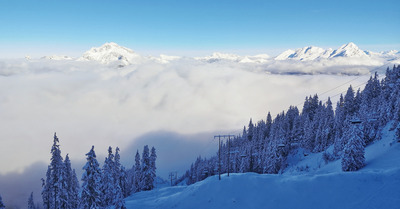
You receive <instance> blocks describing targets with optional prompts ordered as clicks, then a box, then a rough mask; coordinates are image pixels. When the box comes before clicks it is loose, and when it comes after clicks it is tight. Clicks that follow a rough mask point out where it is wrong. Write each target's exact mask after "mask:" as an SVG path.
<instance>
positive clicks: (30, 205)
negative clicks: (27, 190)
mask: <svg viewBox="0 0 400 209" xmlns="http://www.w3.org/2000/svg"><path fill="white" fill-rule="evenodd" d="M0 208H1V206H0ZM28 209H36V207H35V203H34V202H33V192H32V193H31V195H30V196H29V199H28Z"/></svg>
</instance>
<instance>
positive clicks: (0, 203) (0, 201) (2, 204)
mask: <svg viewBox="0 0 400 209" xmlns="http://www.w3.org/2000/svg"><path fill="white" fill-rule="evenodd" d="M4 208H6V206H5V205H4V203H3V199H2V198H1V195H0V209H4Z"/></svg>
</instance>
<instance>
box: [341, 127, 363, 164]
mask: <svg viewBox="0 0 400 209" xmlns="http://www.w3.org/2000/svg"><path fill="white" fill-rule="evenodd" d="M356 126H357V125H352V126H351V127H350V128H349V129H348V130H347V131H346V134H345V135H344V137H348V138H349V140H348V143H347V144H346V146H345V148H344V153H343V158H342V170H343V171H356V170H358V169H360V168H362V167H363V166H364V163H365V158H364V152H365V151H364V149H365V148H364V146H365V144H364V141H363V139H362V138H361V137H360V130H359V128H358V127H356Z"/></svg>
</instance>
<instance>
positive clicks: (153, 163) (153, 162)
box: [150, 147, 157, 189]
mask: <svg viewBox="0 0 400 209" xmlns="http://www.w3.org/2000/svg"><path fill="white" fill-rule="evenodd" d="M156 160H157V154H156V149H155V148H154V147H152V148H151V154H150V169H151V180H152V182H153V183H152V185H151V189H154V187H155V183H156V177H157V175H156V170H157V168H156Z"/></svg>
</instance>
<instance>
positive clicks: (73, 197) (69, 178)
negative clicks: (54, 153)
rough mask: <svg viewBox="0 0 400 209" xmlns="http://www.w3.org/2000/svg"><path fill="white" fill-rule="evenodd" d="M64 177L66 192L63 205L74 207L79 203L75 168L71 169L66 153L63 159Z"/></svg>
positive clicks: (69, 208)
mask: <svg viewBox="0 0 400 209" xmlns="http://www.w3.org/2000/svg"><path fill="white" fill-rule="evenodd" d="M64 168H65V171H64V174H65V176H64V179H65V182H66V184H65V185H66V187H65V190H66V192H65V193H66V194H67V201H66V203H65V207H63V208H67V209H75V208H77V207H78V205H79V182H78V179H77V177H76V173H75V170H72V167H71V161H70V160H69V156H68V154H67V155H66V156H65V160H64Z"/></svg>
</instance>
